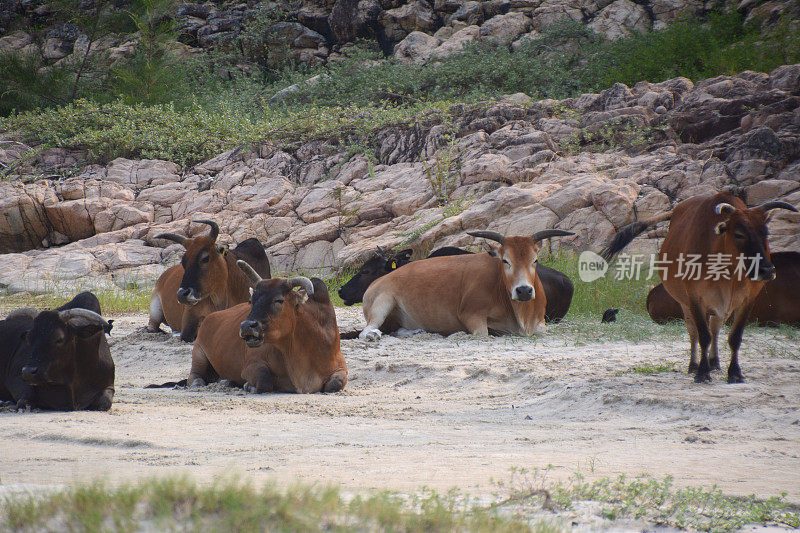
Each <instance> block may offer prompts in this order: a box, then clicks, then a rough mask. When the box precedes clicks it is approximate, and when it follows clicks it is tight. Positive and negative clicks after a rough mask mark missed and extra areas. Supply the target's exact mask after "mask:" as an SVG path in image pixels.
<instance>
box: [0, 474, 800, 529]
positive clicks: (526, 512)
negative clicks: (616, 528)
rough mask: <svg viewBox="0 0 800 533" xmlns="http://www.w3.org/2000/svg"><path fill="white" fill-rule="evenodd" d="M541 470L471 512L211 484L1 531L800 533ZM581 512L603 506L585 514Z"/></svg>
mask: <svg viewBox="0 0 800 533" xmlns="http://www.w3.org/2000/svg"><path fill="white" fill-rule="evenodd" d="M548 471H549V468H547V469H534V470H526V469H514V470H512V475H511V479H510V480H509V481H508V482H500V483H497V487H498V491H497V494H495V496H494V497H492V498H491V499H490V501H488V502H486V501H485V500H483V501H481V502H480V503H479V501H478V500H475V499H471V498H470V497H468V496H466V495H464V494H462V493H461V492H459V491H458V490H457V489H452V490H450V491H448V492H447V493H439V492H436V491H434V490H430V489H423V490H421V491H419V492H418V493H417V494H412V495H404V494H398V493H395V492H390V491H382V492H373V493H366V492H364V493H360V494H357V495H355V496H350V495H344V494H342V493H341V492H340V490H339V489H338V488H336V487H318V486H309V485H301V484H297V485H294V486H291V487H289V488H285V489H284V488H278V487H276V486H274V485H271V484H268V485H265V486H264V487H261V488H257V487H254V486H253V485H252V484H249V483H247V482H242V481H235V480H232V479H228V480H217V481H216V482H214V483H212V484H210V485H198V484H197V483H195V482H193V481H191V480H189V479H187V478H185V477H178V478H162V479H152V480H148V481H143V482H139V483H136V484H124V485H120V486H117V487H109V486H107V485H106V484H105V483H103V482H95V483H93V484H89V485H80V486H77V487H74V488H70V489H66V490H63V491H60V492H54V493H49V494H39V495H16V496H9V497H7V498H6V499H5V501H4V502H3V504H2V507H0V529H8V530H11V531H23V530H27V531H31V530H33V531H44V530H47V531H61V530H78V531H84V530H85V531H98V530H103V531H135V530H140V529H155V530H180V531H207V530H235V531H276V530H281V531H316V530H332V531H354V530H355V531H514V532H517V531H520V532H521V531H537V532H551V531H552V532H556V531H566V530H567V527H566V526H564V525H562V524H566V523H571V522H573V521H574V520H576V519H577V520H578V521H587V522H588V523H587V524H583V525H584V526H587V525H593V526H594V527H596V526H597V521H596V519H597V518H601V519H602V520H603V526H604V527H608V526H611V525H612V524H613V523H615V522H616V521H630V520H637V521H644V522H647V523H649V524H653V525H658V526H672V527H680V528H687V529H695V530H700V531H732V530H735V529H738V528H741V527H742V526H745V525H748V524H765V525H771V524H776V525H781V526H788V527H799V526H800V513H798V507H797V506H794V505H791V504H789V503H787V502H786V501H785V500H784V496H783V495H781V496H779V497H773V498H768V499H759V498H756V497H755V496H748V497H734V496H728V495H725V494H723V493H722V492H721V491H720V490H719V489H718V488H716V487H711V488H709V489H707V488H703V487H687V488H679V487H675V486H674V484H673V478H672V477H671V476H667V477H665V478H664V479H656V478H653V477H651V476H646V475H645V476H639V477H636V478H632V479H628V478H626V477H625V476H624V475H621V476H619V477H617V478H615V479H610V478H604V479H600V480H597V481H586V480H585V479H584V477H583V476H582V475H580V474H575V475H574V476H573V477H572V478H570V479H569V480H567V481H566V482H563V483H554V482H549V481H547V473H548ZM591 502H598V503H600V504H601V505H600V506H599V508H598V507H597V506H596V505H590V506H586V505H584V504H586V503H591ZM578 508H580V509H582V510H581V511H579V512H578V513H575V510H576V509H578ZM585 509H591V510H590V511H589V514H591V516H584V511H585ZM576 525H579V526H580V525H581V522H579V523H576ZM640 525H641V524H640Z"/></svg>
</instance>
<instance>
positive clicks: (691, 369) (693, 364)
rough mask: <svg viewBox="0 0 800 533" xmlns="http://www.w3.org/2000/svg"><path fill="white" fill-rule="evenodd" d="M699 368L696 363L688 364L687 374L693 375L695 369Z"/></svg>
mask: <svg viewBox="0 0 800 533" xmlns="http://www.w3.org/2000/svg"><path fill="white" fill-rule="evenodd" d="M699 366H700V365H698V364H697V363H695V362H691V363H689V373H690V374H694V373H695V372H697V368H698V367H699Z"/></svg>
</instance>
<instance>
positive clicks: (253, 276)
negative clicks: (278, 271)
mask: <svg viewBox="0 0 800 533" xmlns="http://www.w3.org/2000/svg"><path fill="white" fill-rule="evenodd" d="M236 265H237V266H238V267H239V268H240V269H242V272H244V274H245V275H246V276H247V277H248V278H250V282H251V283H252V284H253V285H258V282H259V281H261V280H262V279H264V278H262V277H261V276H259V275H258V272H256V271H255V270H253V267H251V266H250V264H249V263H247V261H242V260H241V259H239V260H238V261H236Z"/></svg>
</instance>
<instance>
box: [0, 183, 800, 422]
mask: <svg viewBox="0 0 800 533" xmlns="http://www.w3.org/2000/svg"><path fill="white" fill-rule="evenodd" d="M773 209H789V210H791V211H795V212H796V211H797V209H795V208H794V207H793V206H792V205H790V204H787V203H785V202H768V203H766V204H764V205H761V206H758V207H754V208H749V209H748V208H747V207H746V206H745V204H744V203H743V202H742V201H741V200H740V199H738V198H736V197H734V196H732V195H730V194H727V193H719V194H716V195H710V196H702V197H695V198H690V199H689V200H686V201H684V202H681V203H680V204H678V205H677V206H676V207H675V208H674V209H673V210H672V211H670V212H668V213H664V214H661V215H659V216H657V217H654V218H652V219H650V220H646V221H643V222H635V223H633V224H631V225H629V226H626V227H625V228H623V229H622V230H621V231H620V232H619V233H618V234H617V235H616V236H615V237H614V239H613V240H612V242H611V243H610V244H609V245H608V247H607V248H606V249H605V250H604V251H603V256H604V257H606V258H608V259H610V258H611V257H613V256H614V255H615V254H616V253H618V252H619V251H621V250H622V249H623V248H624V247H625V246H626V245H627V244H628V243H630V242H631V240H633V238H634V237H636V236H637V235H639V234H640V233H642V232H643V231H644V230H645V229H647V228H648V227H650V226H652V225H654V224H657V223H659V222H663V221H667V220H670V227H669V231H668V233H667V236H666V238H665V239H664V242H663V245H662V247H661V251H660V253H659V256H660V257H662V259H664V260H666V265H667V266H666V267H665V268H664V270H662V271H661V277H662V280H663V283H662V284H661V285H658V286H657V287H655V288H654V289H653V290H652V291H651V292H650V294H649V295H648V297H647V310H648V312H649V313H650V315H651V317H652V318H653V319H654V320H655V321H657V322H665V321H667V320H670V319H683V320H685V322H686V327H687V330H688V332H689V337H690V340H691V359H690V365H689V372H690V373H691V372H694V373H695V380H696V381H698V382H702V381H710V373H711V370H712V369H715V368H719V356H718V351H717V337H718V334H719V331H720V327H721V325H722V323H723V322H724V321H726V320H728V319H730V320H731V321H732V322H731V323H732V327H731V332H730V335H729V338H728V343H729V345H730V349H731V360H730V365H729V367H728V381H729V382H730V383H738V382H741V381H742V380H743V377H742V373H741V369H740V368H739V363H738V350H739V346H740V345H741V340H742V330H743V329H744V326H745V325H746V324H747V322H748V321H752V320H757V321H759V322H760V323H789V324H793V325H800V304H798V301H800V254H798V253H781V254H774V255H770V253H769V244H768V239H767V227H766V224H767V221H768V219H769V216H770V212H771V211H772V210H773ZM196 222H199V223H202V224H207V225H208V226H209V227H210V228H211V229H210V232H209V234H208V235H202V236H199V237H194V238H188V237H184V236H181V235H177V234H174V233H162V234H159V235H157V238H162V239H167V240H171V241H174V242H176V243H179V244H181V245H182V246H183V247H184V248H185V252H184V253H183V257H182V258H181V262H180V264H178V265H175V266H173V267H171V268H169V269H167V270H166V271H165V272H164V273H163V274H162V275H161V277H160V278H159V279H158V281H157V283H156V286H155V289H154V291H153V295H152V298H151V303H150V319H149V324H148V330H149V331H152V332H157V331H160V326H161V324H162V323H164V324H166V325H168V326H169V327H170V328H171V329H172V331H173V332H175V333H176V334H177V333H179V334H180V338H181V339H182V340H183V341H186V342H194V345H193V348H192V361H191V370H190V372H189V377H188V379H187V384H188V385H189V386H190V387H194V386H202V385H205V384H207V383H209V382H213V381H217V380H220V379H226V380H229V381H231V382H233V383H236V384H238V385H239V386H241V387H244V388H245V389H246V390H248V391H252V392H257V393H262V392H299V393H312V392H335V391H339V390H341V389H343V388H344V386H345V384H346V383H347V366H346V363H345V360H344V357H343V355H342V351H341V345H340V341H341V338H342V337H344V338H353V337H355V335H356V334H358V336H359V337H360V338H362V339H366V340H368V341H376V340H378V339H380V337H381V335H382V334H383V333H389V332H398V333H400V334H403V333H404V332H409V331H412V332H413V331H418V330H422V331H428V332H434V333H440V334H443V335H449V334H451V333H455V332H457V331H466V332H468V333H472V334H477V335H488V334H493V335H501V334H512V335H531V334H534V333H538V332H541V331H543V330H544V328H545V324H546V323H548V322H549V323H554V322H558V321H559V320H561V319H562V318H563V317H564V315H565V314H566V313H567V311H568V310H569V307H570V303H571V301H572V294H573V285H572V282H571V281H570V279H569V277H567V276H566V275H564V274H563V273H561V272H559V271H557V270H554V269H552V268H549V267H546V266H544V265H538V253H539V249H540V247H541V243H542V241H543V240H544V239H548V238H552V237H559V236H566V235H572V233H570V232H567V231H563V230H545V231H541V232H538V233H536V234H534V235H533V236H504V235H502V234H500V233H497V232H492V231H472V232H468V233H469V234H470V235H472V236H475V237H479V238H483V239H486V240H487V241H492V242H491V243H490V242H487V243H486V247H487V250H488V251H487V252H486V253H471V252H468V251H465V250H461V249H459V248H452V247H447V248H443V249H440V250H437V251H435V252H433V253H432V254H430V255H429V256H428V257H427V258H425V259H423V260H417V261H411V255H412V251H411V250H403V251H401V252H399V253H397V254H395V255H394V256H392V257H389V256H388V255H387V254H386V253H385V252H384V251H383V250H381V249H378V253H377V255H376V256H375V257H373V258H371V259H369V260H368V261H367V262H366V263H365V264H364V265H363V266H362V267H361V268H360V269H359V271H358V272H357V273H356V274H355V276H353V278H352V279H351V280H350V281H348V282H347V283H346V284H345V285H344V286H342V288H341V289H340V290H339V296H340V297H341V298H342V300H343V301H344V303H345V304H346V305H353V304H355V303H358V302H362V301H363V304H364V305H363V311H364V316H365V319H366V323H367V324H366V327H365V328H364V329H363V330H362V331H361V332H356V333H353V334H350V335H348V334H340V332H339V329H338V326H337V324H336V315H335V313H334V308H333V305H332V303H331V300H330V297H329V293H328V288H327V287H326V286H325V283H323V282H322V281H321V280H319V279H317V278H311V279H309V278H306V277H302V276H300V277H294V278H290V279H283V278H271V276H270V266H269V262H268V260H267V256H266V254H265V252H264V247H263V246H262V245H261V243H260V242H259V241H258V240H256V239H248V240H246V241H244V242H242V243H241V244H239V245H238V246H237V247H235V248H233V249H228V248H227V247H225V246H221V245H219V244H217V237H218V236H219V226H218V225H217V224H216V223H215V222H213V221H210V220H198V221H196ZM493 243H496V244H493ZM723 253H724V254H730V255H737V254H741V255H743V256H746V257H748V258H753V257H760V258H761V260H760V261H755V262H753V263H752V264H751V265H750V266H751V267H752V268H750V269H749V270H748V272H747V276H746V277H744V278H743V279H737V278H734V277H731V278H730V279H724V278H723V279H708V278H700V279H687V278H686V277H685V276H682V275H680V272H678V271H676V266H675V265H676V264H677V263H678V257H679V256H682V255H683V254H695V255H699V256H702V257H703V258H708V257H709V256H712V255H714V254H723ZM296 289H297V290H296ZM111 328H112V321H111V320H106V319H104V318H103V316H102V313H101V310H100V303H99V301H98V299H97V298H96V297H95V296H94V295H93V294H91V293H81V294H79V295H78V296H76V297H75V298H74V299H73V300H72V301H70V302H69V303H67V304H64V305H63V306H61V307H59V308H57V309H55V310H52V311H49V310H48V311H42V312H38V311H36V310H35V309H31V308H24V309H18V310H16V311H13V312H11V313H10V314H9V315H8V316H7V317H6V319H5V320H3V321H0V400H2V401H12V402H16V405H17V407H19V408H24V407H26V406H30V407H38V408H43V409H54V410H75V409H92V410H107V409H109V408H110V407H111V403H112V400H113V396H114V362H113V360H112V358H111V354H110V351H109V346H108V343H107V341H106V337H105V335H106V334H107V333H109V332H110V331H111ZM698 346H699V348H700V353H699V354H698Z"/></svg>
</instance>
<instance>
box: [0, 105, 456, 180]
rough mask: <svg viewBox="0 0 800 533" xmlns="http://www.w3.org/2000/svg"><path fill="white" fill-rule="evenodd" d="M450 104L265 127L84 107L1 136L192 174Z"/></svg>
mask: <svg viewBox="0 0 800 533" xmlns="http://www.w3.org/2000/svg"><path fill="white" fill-rule="evenodd" d="M449 105H451V104H450V102H446V101H445V102H431V103H420V104H418V105H414V106H402V107H401V106H368V107H363V106H356V105H354V104H351V105H348V106H342V107H322V108H317V107H297V108H293V109H274V108H266V109H267V111H266V112H265V113H263V114H262V115H261V116H259V117H258V118H257V119H251V118H249V117H248V116H247V115H244V114H242V113H238V112H236V111H235V110H232V109H230V108H229V107H227V106H225V105H222V106H220V107H218V108H216V109H213V110H209V109H206V108H204V107H202V106H200V105H198V104H196V103H195V104H192V105H189V106H187V107H185V108H183V109H179V108H177V106H175V105H174V104H171V103H170V104H159V105H152V106H147V105H143V104H136V105H132V106H129V105H126V104H125V103H123V102H121V101H117V102H113V103H109V104H98V103H96V102H92V101H89V100H77V101H75V102H73V103H71V104H68V105H66V106H62V107H57V108H50V109H46V110H43V111H29V112H26V113H21V114H16V115H12V116H10V117H7V118H0V130H6V131H10V130H14V131H18V132H20V133H21V134H22V135H23V137H24V139H25V140H26V141H27V142H31V143H42V144H46V145H50V146H59V147H70V148H79V149H85V150H88V152H89V155H90V157H92V158H93V159H95V160H98V161H100V162H107V161H109V160H111V159H113V158H115V157H128V158H136V157H143V158H151V159H167V160H171V161H174V162H176V163H178V164H180V165H183V166H188V165H192V164H194V163H197V162H199V161H202V160H205V159H208V158H210V157H212V156H214V155H216V154H219V153H220V152H223V151H225V150H227V149H229V148H233V147H235V146H240V145H247V144H253V143H257V142H262V141H267V140H275V139H281V138H283V139H287V140H298V141H299V140H304V139H308V138H313V137H319V136H332V135H335V134H340V133H341V132H350V133H352V134H353V135H358V134H366V133H367V132H368V131H369V130H371V129H372V128H377V127H380V126H383V125H386V124H392V123H401V122H408V121H411V120H413V119H414V118H415V117H416V116H417V115H421V114H425V113H426V112H428V111H431V110H434V111H435V110H440V109H444V108H446V107H448V106H449Z"/></svg>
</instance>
